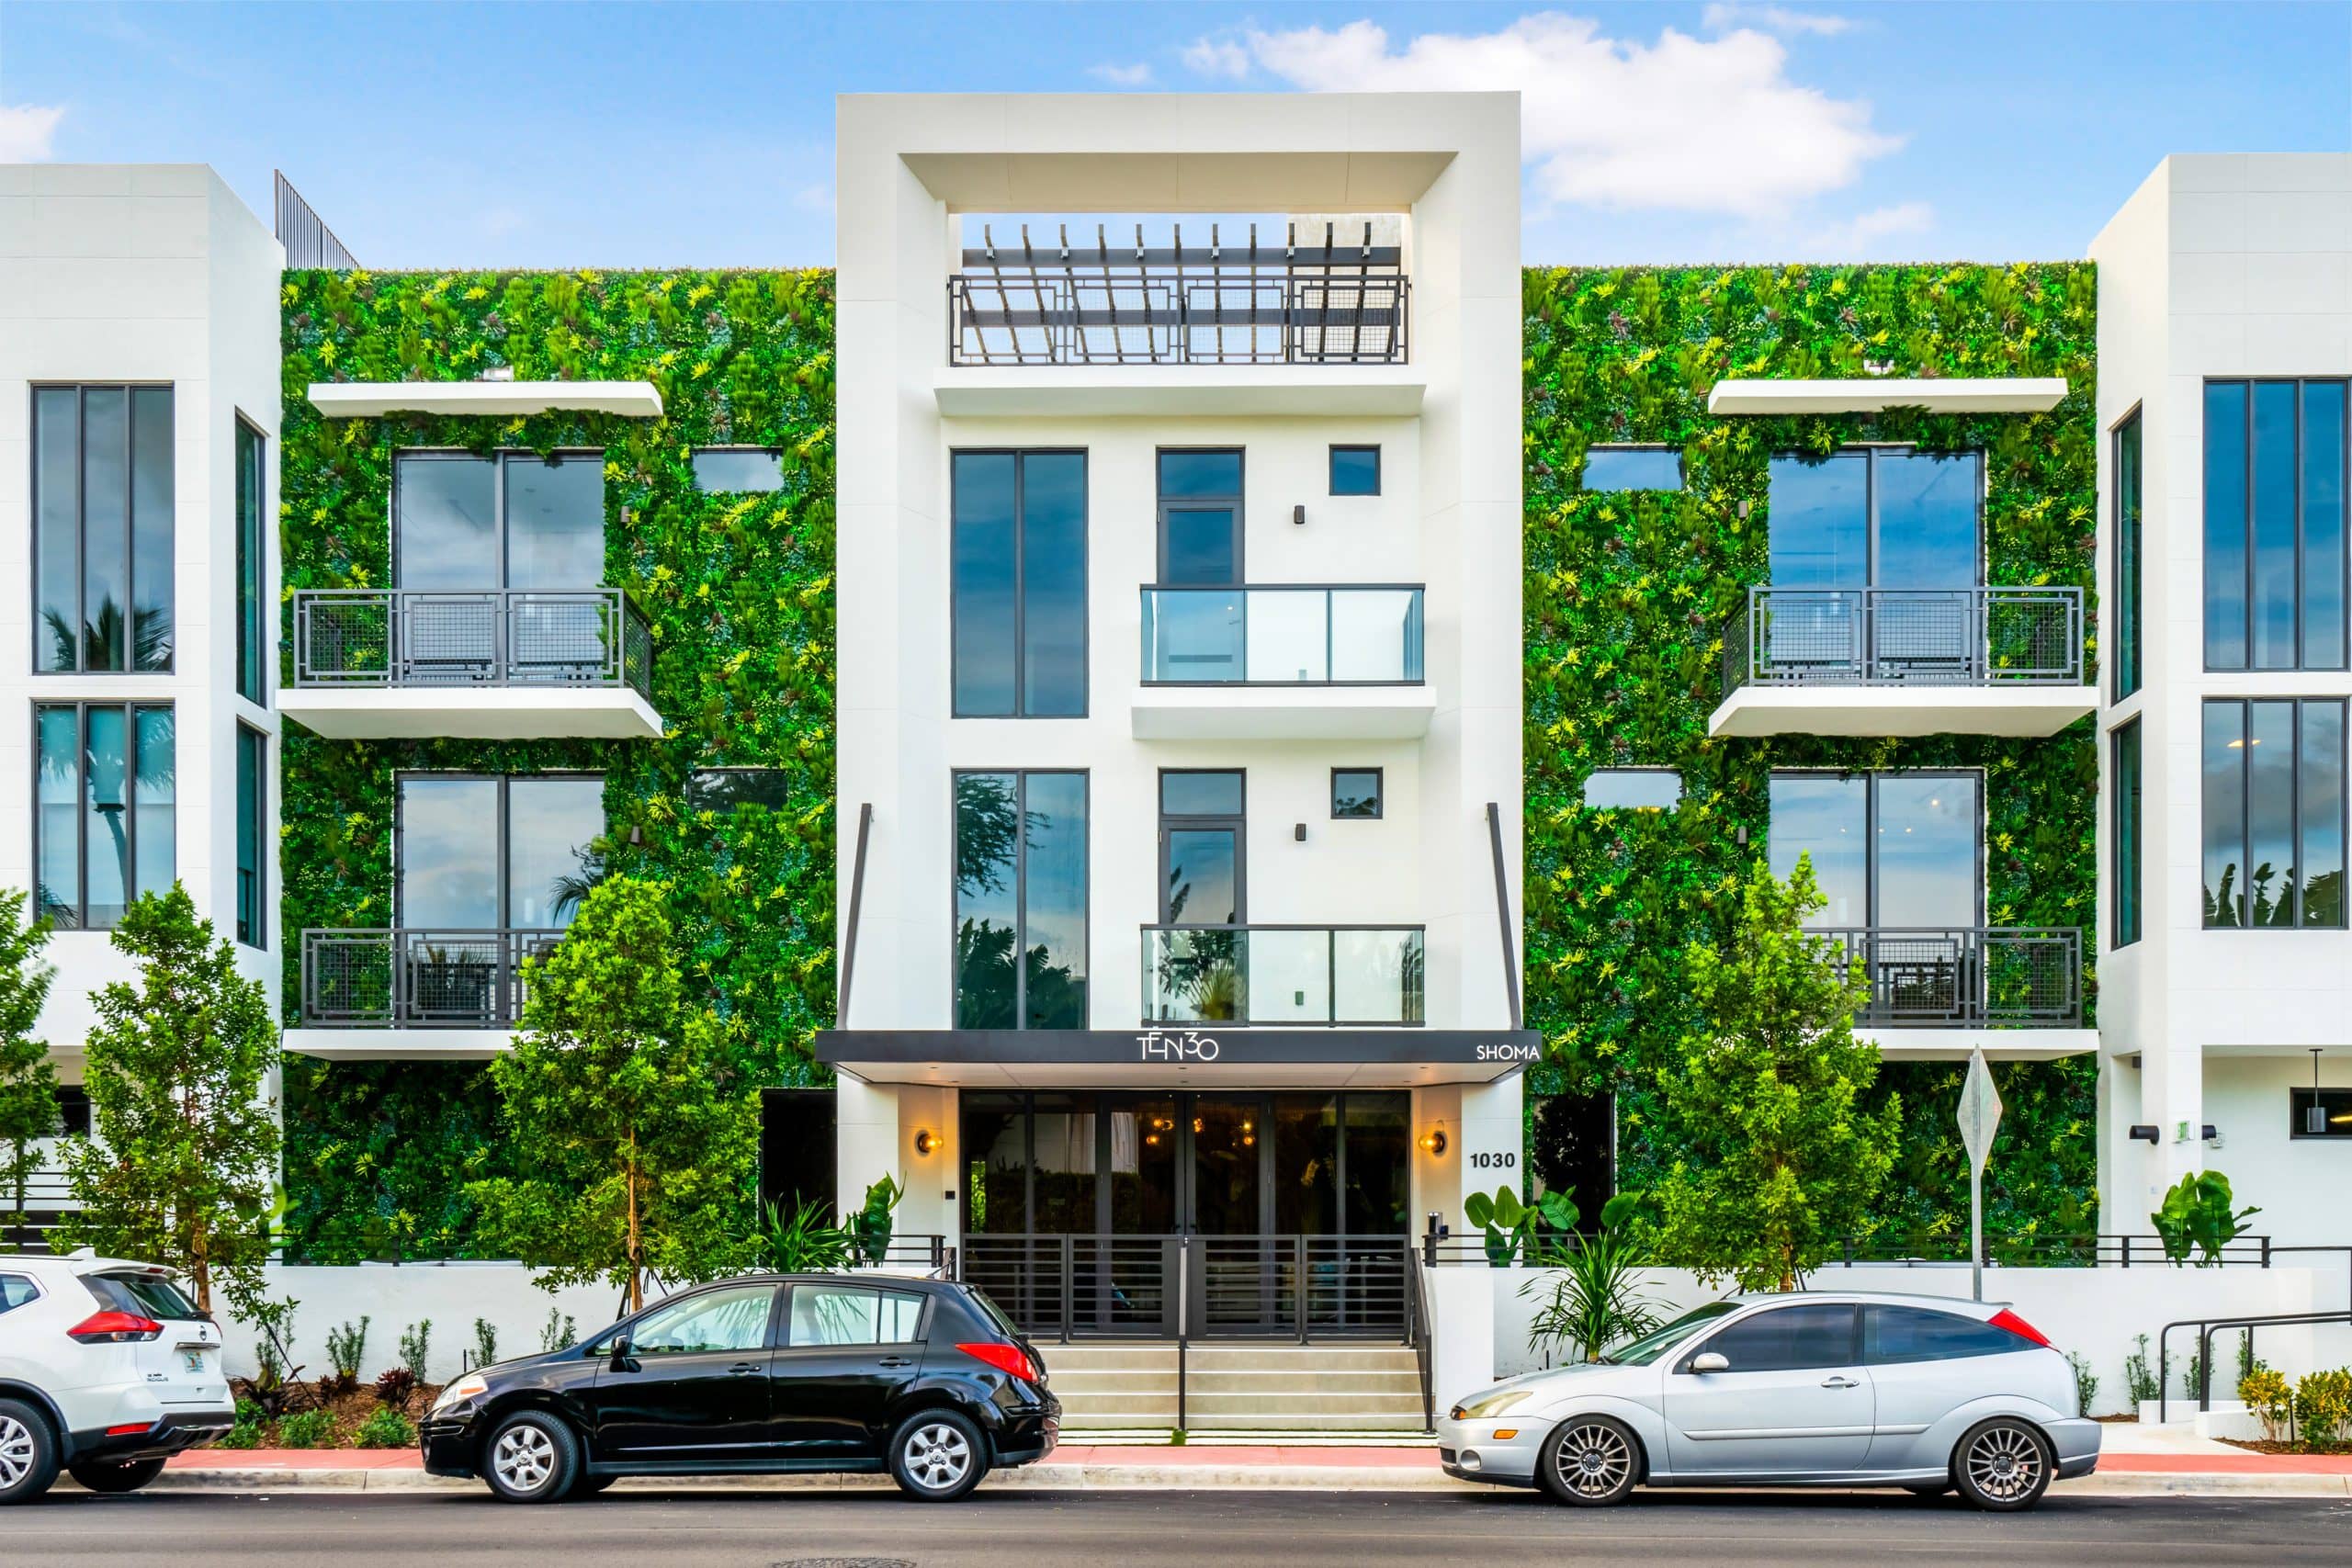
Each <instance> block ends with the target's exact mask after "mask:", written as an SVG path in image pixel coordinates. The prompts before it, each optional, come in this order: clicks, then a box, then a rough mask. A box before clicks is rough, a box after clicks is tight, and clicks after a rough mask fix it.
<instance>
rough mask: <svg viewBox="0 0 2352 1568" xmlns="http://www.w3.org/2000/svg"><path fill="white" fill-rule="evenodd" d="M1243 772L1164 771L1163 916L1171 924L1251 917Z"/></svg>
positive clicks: (1161, 778)
mask: <svg viewBox="0 0 2352 1568" xmlns="http://www.w3.org/2000/svg"><path fill="white" fill-rule="evenodd" d="M1246 783H1247V781H1246V780H1245V778H1244V776H1243V775H1242V774H1241V773H1238V772H1234V773H1210V772H1205V771H1201V770H1196V769H1192V768H1167V769H1163V770H1161V772H1160V774H1159V887H1160V900H1159V918H1160V919H1162V920H1163V921H1165V922H1166V923H1168V924H1169V925H1171V926H1236V925H1239V924H1240V923H1241V922H1242V921H1243V919H1246V918H1247V916H1246V915H1245V913H1244V910H1245V908H1247V904H1248V890H1247V884H1248V871H1247V864H1248V858H1247V855H1246V854H1245V852H1244V845H1245V842H1246V840H1245V838H1244V821H1243V809H1242V801H1243V795H1244V790H1245V785H1246Z"/></svg>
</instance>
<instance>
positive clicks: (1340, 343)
mask: <svg viewBox="0 0 2352 1568" xmlns="http://www.w3.org/2000/svg"><path fill="white" fill-rule="evenodd" d="M983 232H984V233H985V232H986V231H983ZM1209 232H1210V243H1208V244H1206V245H1191V246H1188V245H1186V244H1185V243H1183V231H1182V228H1178V229H1177V230H1176V231H1175V233H1174V243H1172V244H1170V245H1164V246H1147V245H1146V244H1145V243H1144V242H1143V231H1142V230H1141V228H1140V227H1138V228H1137V230H1136V243H1134V244H1133V245H1132V246H1130V245H1125V244H1121V245H1116V246H1114V245H1112V244H1111V243H1109V242H1108V241H1107V240H1106V239H1105V238H1104V237H1103V231H1102V229H1101V228H1100V227H1099V226H1098V227H1097V228H1096V230H1095V243H1094V244H1093V245H1091V246H1088V245H1087V244H1085V243H1084V242H1083V241H1082V240H1081V242H1080V243H1079V244H1078V245H1077V246H1075V247H1073V246H1072V245H1071V244H1070V243H1069V231H1068V230H1067V229H1066V228H1065V229H1064V231H1062V236H1061V241H1060V243H1058V244H1055V245H1049V246H1045V247H1042V248H1040V247H1035V246H1033V245H1031V243H1029V230H1028V225H1026V224H1023V225H1022V231H1021V243H1020V244H1019V246H1018V247H1013V246H1007V247H1004V248H1003V249H1002V250H1000V249H999V248H998V246H997V245H996V243H995V241H994V238H993V236H990V237H989V243H986V244H982V245H978V246H974V247H971V248H969V249H967V250H966V251H965V252H964V266H963V271H962V272H961V273H958V274H956V275H955V276H951V277H949V278H948V280H947V305H948V316H947V363H948V364H950V365H1401V364H1404V363H1406V362H1407V360H1408V358H1409V357H1410V355H1409V346H1410V345H1409V344H1408V326H1409V322H1410V319H1411V308H1410V307H1411V284H1410V280H1409V279H1408V278H1407V277H1406V276H1405V275H1404V273H1403V272H1402V271H1401V270H1400V268H1401V264H1402V259H1403V256H1402V252H1401V251H1400V250H1399V248H1398V247H1397V246H1395V245H1375V244H1374V243H1372V231H1371V227H1370V226H1369V225H1366V226H1365V229H1364V231H1363V239H1362V242H1361V243H1349V242H1340V241H1338V240H1336V239H1335V237H1334V235H1333V233H1332V230H1331V226H1330V225H1329V224H1326V225H1325V226H1324V234H1323V243H1321V244H1319V245H1317V244H1312V243H1310V244H1306V245H1302V244H1300V243H1298V236H1297V225H1295V224H1293V225H1291V226H1290V228H1289V231H1288V233H1287V237H1286V240H1285V243H1283V244H1280V245H1271V244H1270V245H1266V246H1262V247H1261V245H1260V244H1259V243H1258V230H1257V225H1255V224H1252V225H1250V242H1249V243H1248V244H1246V245H1226V244H1223V243H1219V241H1218V240H1217V238H1216V228H1215V226H1212V227H1211V229H1210V231H1209Z"/></svg>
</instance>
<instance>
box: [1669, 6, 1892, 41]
mask: <svg viewBox="0 0 2352 1568" xmlns="http://www.w3.org/2000/svg"><path fill="white" fill-rule="evenodd" d="M1699 25H1700V26H1702V27H1703V28H1706V29H1707V30H1708V31H1709V32H1711V33H1724V32H1730V31H1731V30H1732V29H1734V28H1747V27H1756V28H1763V29H1764V30H1765V31H1766V32H1768V33H1781V34H1783V35H1787V34H1795V33H1815V34H1818V35H1819V36H1820V37H1823V38H1835V37H1836V36H1837V35H1838V34H1839V33H1842V32H1844V31H1846V30H1847V29H1848V28H1851V27H1852V26H1853V25H1854V19H1853V18H1852V17H1833V16H1829V15H1827V14H1826V13H1824V12H1820V11H1792V10H1790V9H1789V8H1788V7H1787V6H1750V5H1745V4H1721V3H1718V4H1715V5H1712V6H1708V7H1707V9H1706V11H1705V12H1704V13H1703V14H1702V16H1701V17H1700V18H1699Z"/></svg>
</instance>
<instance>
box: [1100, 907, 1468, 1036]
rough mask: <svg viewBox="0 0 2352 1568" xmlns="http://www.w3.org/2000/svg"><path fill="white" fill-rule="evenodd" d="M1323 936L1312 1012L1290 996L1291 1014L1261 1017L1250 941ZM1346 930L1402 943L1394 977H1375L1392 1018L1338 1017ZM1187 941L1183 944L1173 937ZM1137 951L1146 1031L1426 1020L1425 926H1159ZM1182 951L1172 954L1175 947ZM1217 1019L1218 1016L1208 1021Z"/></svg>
mask: <svg viewBox="0 0 2352 1568" xmlns="http://www.w3.org/2000/svg"><path fill="white" fill-rule="evenodd" d="M1285 932H1288V933H1308V934H1312V933H1317V932H1319V933H1321V934H1322V935H1323V936H1324V937H1325V939H1326V940H1325V942H1324V944H1323V975H1322V981H1323V993H1322V1006H1321V1008H1320V1009H1319V1010H1317V1013H1319V1016H1318V1015H1317V1013H1309V1012H1308V1011H1306V999H1305V998H1306V992H1304V991H1294V992H1293V993H1292V994H1293V996H1294V997H1295V998H1297V999H1296V1000H1295V1002H1294V1004H1293V1008H1292V1009H1290V1010H1283V1009H1272V1010H1266V1011H1264V1012H1263V1014H1262V1015H1260V1014H1258V1013H1257V1011H1256V1010H1253V1008H1252V1006H1251V996H1252V987H1251V983H1250V968H1251V964H1250V938H1251V937H1252V936H1254V935H1257V934H1260V933H1267V934H1274V933H1285ZM1351 932H1378V933H1393V934H1395V935H1397V937H1399V938H1400V939H1402V940H1401V941H1400V942H1399V944H1398V948H1397V964H1396V972H1395V974H1394V975H1391V976H1377V978H1378V979H1379V980H1381V981H1383V982H1386V981H1393V982H1394V983H1395V986H1396V991H1397V1007H1396V1012H1395V1016H1393V1017H1382V1018H1347V1017H1342V1016H1340V944H1339V942H1338V941H1337V940H1336V939H1337V938H1338V937H1340V936H1341V935H1344V934H1347V933H1351ZM1179 938H1182V939H1188V940H1185V941H1183V942H1182V943H1181V944H1180V943H1179V942H1177V941H1176V940H1175V939H1179ZM1142 945H1143V976H1142V978H1143V998H1142V999H1143V1022H1144V1023H1145V1024H1146V1025H1147V1026H1148V1027H1159V1026H1161V1025H1166V1024H1181V1025H1184V1026H1187V1027H1190V1026H1193V1025H1196V1024H1204V1023H1212V1024H1219V1025H1229V1026H1234V1027H1247V1026H1249V1025H1250V1024H1253V1023H1280V1024H1294V1025H1299V1026H1303V1027H1306V1028H1381V1027H1385V1026H1390V1025H1401V1026H1418V1025H1419V1024H1421V1023H1423V1022H1424V1021H1426V1019H1427V981H1426V974H1425V966H1426V962H1427V960H1426V954H1427V952H1428V931H1427V928H1425V927H1422V926H1419V925H1390V924H1382V923H1366V924H1352V925H1347V924H1342V925H1294V924H1264V923H1256V922H1250V923H1239V924H1236V923H1229V922H1227V923H1218V922H1204V923H1201V924H1191V923H1185V922H1173V923H1169V922H1163V923H1159V924H1148V925H1145V926H1144V927H1143V928H1142ZM1180 945H1181V946H1182V949H1183V950H1182V951H1181V952H1180V951H1178V948H1179V946H1180ZM1272 973H1274V974H1277V975H1280V976H1283V978H1294V977H1295V976H1293V975H1292V974H1291V973H1290V972H1289V971H1288V970H1285V969H1280V968H1275V969H1272ZM1187 994H1189V995H1190V996H1192V997H1193V999H1194V1003H1195V1005H1194V1006H1193V1008H1192V1009H1191V1013H1192V1014H1193V1016H1185V1014H1184V1012H1183V1011H1182V1010H1179V1009H1178V1007H1177V1006H1176V1001H1177V998H1181V997H1183V996H1186V995H1187ZM1211 1013H1216V1014H1217V1016H1209V1015H1210V1014H1211Z"/></svg>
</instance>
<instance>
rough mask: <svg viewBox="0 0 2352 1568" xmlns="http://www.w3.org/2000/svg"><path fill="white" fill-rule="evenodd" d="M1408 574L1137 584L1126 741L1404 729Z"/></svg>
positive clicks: (1426, 718) (1415, 591)
mask: <svg viewBox="0 0 2352 1568" xmlns="http://www.w3.org/2000/svg"><path fill="white" fill-rule="evenodd" d="M1422 597H1423V590H1422V587H1421V585H1420V584H1419V583H1416V582H1350V583H1315V582H1280V583H1250V584H1249V585H1247V586H1243V585H1240V584H1231V585H1227V586H1223V587H1194V586H1189V585H1175V586H1162V585H1159V584H1146V585H1145V587H1144V589H1143V603H1142V607H1141V624H1142V627H1143V649H1142V676H1143V680H1142V683H1141V684H1140V686H1138V688H1137V689H1136V694H1135V696H1134V697H1133V699H1132V711H1133V712H1134V715H1135V736H1136V739H1138V740H1410V739H1419V737H1420V736H1423V735H1426V734H1428V733H1429V728H1430V715H1431V714H1432V713H1434V712H1435V711H1436V706H1437V699H1436V696H1435V694H1433V693H1432V692H1431V690H1430V687H1429V686H1428V685H1427V684H1426V683H1425V682H1424V681H1423V679H1422V642H1423V630H1422V611H1421V600H1422Z"/></svg>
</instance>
